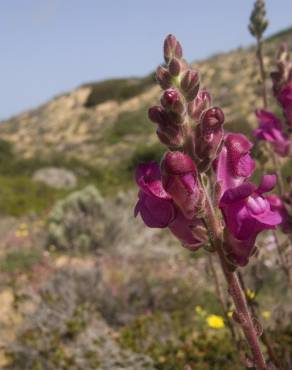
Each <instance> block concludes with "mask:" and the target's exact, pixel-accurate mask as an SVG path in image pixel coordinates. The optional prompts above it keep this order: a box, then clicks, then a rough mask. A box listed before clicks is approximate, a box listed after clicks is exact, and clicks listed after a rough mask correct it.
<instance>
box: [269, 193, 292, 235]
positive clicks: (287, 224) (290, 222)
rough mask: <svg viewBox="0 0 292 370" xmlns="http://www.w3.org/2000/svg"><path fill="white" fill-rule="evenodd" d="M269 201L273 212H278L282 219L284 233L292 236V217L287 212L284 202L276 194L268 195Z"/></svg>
mask: <svg viewBox="0 0 292 370" xmlns="http://www.w3.org/2000/svg"><path fill="white" fill-rule="evenodd" d="M267 199H268V201H269V203H270V206H271V210H272V211H277V212H279V214H280V215H281V217H282V223H281V225H280V226H281V229H282V231H283V233H286V234H291V233H292V216H291V215H290V214H289V212H288V211H287V208H286V207H285V204H284V202H283V201H282V199H281V198H280V197H279V196H278V195H276V194H269V195H267Z"/></svg>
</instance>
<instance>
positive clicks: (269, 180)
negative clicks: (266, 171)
mask: <svg viewBox="0 0 292 370" xmlns="http://www.w3.org/2000/svg"><path fill="white" fill-rule="evenodd" d="M276 183H277V176H276V175H264V176H263V177H262V181H261V183H260V185H259V187H258V188H257V190H256V192H257V194H263V193H267V192H269V191H271V190H272V189H273V188H274V187H275V185H276Z"/></svg>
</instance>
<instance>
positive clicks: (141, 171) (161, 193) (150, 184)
mask: <svg viewBox="0 0 292 370" xmlns="http://www.w3.org/2000/svg"><path fill="white" fill-rule="evenodd" d="M136 182H137V184H138V185H139V187H140V188H141V189H142V190H143V191H144V192H145V193H146V194H148V195H153V196H155V197H157V198H159V199H169V200H170V199H171V196H170V195H169V194H167V192H166V191H165V190H164V188H163V186H162V183H161V174H160V168H159V165H158V163H156V162H149V163H142V164H139V165H138V167H137V169H136Z"/></svg>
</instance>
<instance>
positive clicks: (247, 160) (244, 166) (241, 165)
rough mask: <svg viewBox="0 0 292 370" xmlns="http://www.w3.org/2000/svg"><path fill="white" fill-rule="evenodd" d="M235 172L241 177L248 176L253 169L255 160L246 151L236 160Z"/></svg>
mask: <svg viewBox="0 0 292 370" xmlns="http://www.w3.org/2000/svg"><path fill="white" fill-rule="evenodd" d="M237 166H238V167H237V173H238V175H239V176H242V177H250V176H251V175H252V174H253V171H254V170H255V166H256V165H255V161H254V160H253V159H252V158H251V156H250V155H249V154H248V153H247V154H245V155H243V156H242V157H241V158H240V160H239V161H238V165H237Z"/></svg>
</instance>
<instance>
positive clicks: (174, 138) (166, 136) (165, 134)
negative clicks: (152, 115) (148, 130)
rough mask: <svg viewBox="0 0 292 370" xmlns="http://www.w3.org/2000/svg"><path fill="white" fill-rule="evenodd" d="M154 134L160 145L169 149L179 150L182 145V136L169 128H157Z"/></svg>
mask: <svg viewBox="0 0 292 370" xmlns="http://www.w3.org/2000/svg"><path fill="white" fill-rule="evenodd" d="M156 134H157V136H158V138H159V140H160V141H161V143H162V144H164V145H166V146H168V147H169V148H179V147H181V146H182V145H183V141H184V139H183V135H182V133H181V132H180V130H179V131H177V132H175V131H174V130H172V129H170V128H168V127H167V128H165V127H163V128H162V127H160V126H159V127H158V129H157V131H156Z"/></svg>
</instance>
